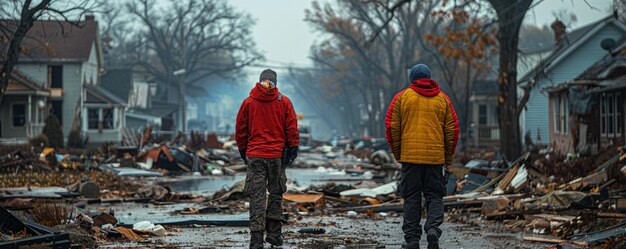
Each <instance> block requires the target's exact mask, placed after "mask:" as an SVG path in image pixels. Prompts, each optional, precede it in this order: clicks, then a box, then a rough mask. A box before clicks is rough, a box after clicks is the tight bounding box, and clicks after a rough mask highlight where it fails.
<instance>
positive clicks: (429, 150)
mask: <svg viewBox="0 0 626 249" xmlns="http://www.w3.org/2000/svg"><path fill="white" fill-rule="evenodd" d="M385 123H386V128H387V142H388V143H389V146H390V147H391V150H392V152H393V155H394V157H395V158H396V160H397V161H398V162H402V163H414V164H434V165H441V164H447V165H451V164H452V163H453V161H454V152H455V150H456V144H457V141H458V139H459V124H458V119H457V116H456V112H455V110H454V107H453V106H452V101H450V98H449V97H448V96H447V95H446V94H445V93H444V92H442V91H440V90H439V85H438V84H437V82H435V81H434V80H431V79H428V78H422V79H419V80H416V81H414V82H413V83H412V84H411V85H410V86H409V88H407V89H405V90H403V91H401V92H400V93H398V94H397V95H396V96H395V97H394V98H393V100H392V101H391V105H390V106H389V110H388V111H387V116H386V119H385Z"/></svg>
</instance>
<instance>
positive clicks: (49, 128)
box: [42, 114, 63, 148]
mask: <svg viewBox="0 0 626 249" xmlns="http://www.w3.org/2000/svg"><path fill="white" fill-rule="evenodd" d="M45 123H46V125H44V127H43V132H42V133H43V134H44V135H46V137H48V143H49V145H50V147H52V148H63V129H61V122H59V119H58V118H57V117H56V116H55V115H52V114H49V115H48V117H47V118H46V120H45Z"/></svg>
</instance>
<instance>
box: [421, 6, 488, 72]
mask: <svg viewBox="0 0 626 249" xmlns="http://www.w3.org/2000/svg"><path fill="white" fill-rule="evenodd" d="M431 16H432V17H433V18H438V19H439V20H440V21H445V22H447V23H448V26H447V27H445V28H444V29H443V32H441V34H425V35H424V39H425V40H426V41H427V43H428V44H429V45H431V46H433V47H435V48H436V49H437V50H438V51H439V53H440V54H441V55H442V56H444V57H445V59H447V60H461V61H463V62H465V63H471V64H472V66H473V67H475V68H477V69H485V68H486V67H487V66H488V59H489V56H490V55H492V54H495V53H496V52H497V48H496V46H497V41H496V38H495V28H489V27H487V25H485V22H484V21H483V20H481V19H480V18H477V17H471V16H470V14H469V13H468V12H467V11H465V10H463V9H460V10H459V9H452V10H435V11H433V12H432V13H431Z"/></svg>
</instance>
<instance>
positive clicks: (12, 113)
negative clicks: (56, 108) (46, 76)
mask: <svg viewBox="0 0 626 249" xmlns="http://www.w3.org/2000/svg"><path fill="white" fill-rule="evenodd" d="M48 96H49V92H48V91H47V90H45V89H43V88H42V87H41V86H40V85H39V84H37V83H35V82H33V81H32V80H30V79H29V78H27V77H25V76H23V75H21V74H19V73H12V75H11V79H10V80H9V85H8V86H7V90H6V92H5V96H4V97H3V100H2V105H1V106H0V138H3V139H7V138H9V139H21V140H26V139H27V138H29V137H34V136H37V135H39V134H41V131H42V130H43V126H44V119H45V115H44V114H45V113H47V112H46V111H45V110H46V102H47V99H48Z"/></svg>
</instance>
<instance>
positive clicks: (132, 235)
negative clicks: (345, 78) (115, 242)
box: [115, 227, 143, 240]
mask: <svg viewBox="0 0 626 249" xmlns="http://www.w3.org/2000/svg"><path fill="white" fill-rule="evenodd" d="M115 231H117V232H118V233H121V234H122V235H124V237H126V238H127V239H129V240H142V239H143V237H141V236H139V235H138V234H137V233H135V231H133V230H132V229H128V228H125V227H116V228H115Z"/></svg>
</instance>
